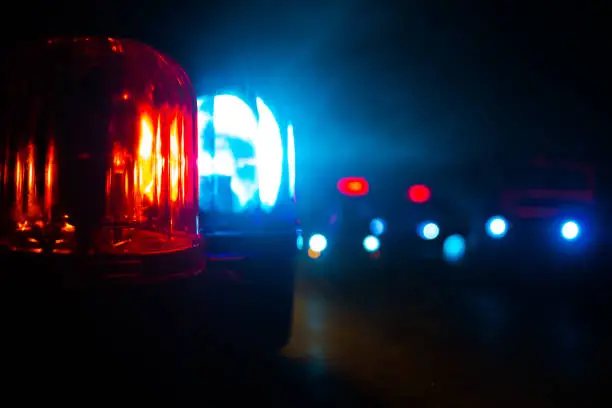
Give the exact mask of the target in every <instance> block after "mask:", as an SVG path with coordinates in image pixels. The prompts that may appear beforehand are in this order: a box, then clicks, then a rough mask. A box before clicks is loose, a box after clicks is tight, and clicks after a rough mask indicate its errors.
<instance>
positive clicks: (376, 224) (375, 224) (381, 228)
mask: <svg viewBox="0 0 612 408" xmlns="http://www.w3.org/2000/svg"><path fill="white" fill-rule="evenodd" d="M386 229H387V225H386V223H385V221H384V220H383V219H382V218H374V219H373V220H372V221H371V222H370V232H371V233H372V234H374V235H375V236H377V237H378V236H380V235H382V234H384V232H385V230H386Z"/></svg>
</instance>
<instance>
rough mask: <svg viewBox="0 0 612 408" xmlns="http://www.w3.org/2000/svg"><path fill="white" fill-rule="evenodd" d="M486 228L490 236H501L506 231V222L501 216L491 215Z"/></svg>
mask: <svg viewBox="0 0 612 408" xmlns="http://www.w3.org/2000/svg"><path fill="white" fill-rule="evenodd" d="M486 229H487V234H489V236H490V237H491V238H502V237H504V236H505V235H506V233H507V232H508V223H507V222H506V220H505V219H504V218H503V217H500V216H495V217H491V219H490V220H489V221H487V225H486Z"/></svg>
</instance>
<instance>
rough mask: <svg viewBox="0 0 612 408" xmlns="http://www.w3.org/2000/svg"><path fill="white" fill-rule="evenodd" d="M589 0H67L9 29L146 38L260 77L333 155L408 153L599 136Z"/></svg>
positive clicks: (197, 60) (240, 74) (603, 94)
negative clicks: (83, 0) (86, 0)
mask: <svg viewBox="0 0 612 408" xmlns="http://www.w3.org/2000/svg"><path fill="white" fill-rule="evenodd" d="M545 3H547V4H548V5H546V4H545ZM587 3H589V2H572V1H567V2H538V1H534V2H529V3H528V4H527V3H524V2H514V1H512V2H504V1H501V2H495V1H488V2H484V1H482V2H478V3H475V2H469V1H418V2H410V1H404V2H399V1H398V2H391V1H384V0H378V1H362V0H354V1H350V0H344V1H338V0H327V1H318V0H310V1H276V0H267V1H266V0H264V1H219V2H212V3H208V2H205V1H199V2H195V3H194V2H180V1H176V2H168V3H164V2H151V3H150V4H147V3H146V2H140V4H136V3H131V2H100V3H98V4H97V5H96V6H91V5H88V6H77V5H70V4H68V3H61V2H60V3H58V2H54V6H46V7H45V6H36V7H35V6H34V5H32V4H27V5H24V6H20V8H21V9H22V11H21V12H19V11H15V12H14V13H13V15H12V16H10V17H9V16H8V14H5V19H6V21H5V24H4V28H3V32H4V33H5V38H8V39H9V40H7V41H8V42H9V43H10V42H11V41H12V40H14V39H16V38H19V37H23V36H38V35H58V34H75V33H80V34H104V35H110V36H115V37H133V38H137V39H140V40H142V41H144V42H147V43H149V44H150V45H153V46H154V47H156V48H158V49H160V50H161V51H164V52H166V53H168V54H169V55H171V56H172V57H174V59H176V60H177V61H178V62H179V63H181V64H182V65H183V66H184V67H185V68H186V70H187V72H188V73H189V74H190V76H191V78H192V80H193V82H194V84H195V86H196V87H197V88H198V89H200V90H205V89H207V87H210V86H213V87H214V86H218V85H220V84H224V83H241V84H242V83H248V84H249V85H250V86H253V87H254V88H255V89H257V90H258V91H259V92H260V93H261V94H262V96H264V97H265V98H264V99H266V98H267V99H268V101H269V103H270V104H272V105H276V106H278V107H282V109H283V111H284V112H285V113H286V114H287V115H290V116H291V118H293V120H294V122H295V124H296V132H298V134H300V136H299V137H300V138H301V141H302V146H303V150H302V157H305V158H306V159H307V160H309V161H311V162H314V161H315V160H316V161H317V164H318V165H320V166H321V167H325V166H332V165H339V164H338V163H344V164H343V165H346V166H349V167H350V165H351V163H353V165H354V164H355V163H360V165H365V166H371V167H380V166H381V165H382V164H383V163H384V164H385V165H386V166H387V167H394V168H400V167H403V166H406V165H408V166H409V165H411V164H413V163H417V162H418V163H421V164H422V163H438V164H446V163H451V162H465V161H473V160H476V159H483V158H486V157H492V155H493V154H498V155H499V154H501V153H504V152H508V154H510V153H511V154H515V153H517V152H522V151H526V150H528V149H529V148H532V149H533V148H534V146H536V147H537V148H541V147H542V146H547V147H548V148H550V147H551V146H552V147H556V148H558V147H559V146H572V149H575V145H576V144H579V145H582V146H584V148H585V149H588V148H592V147H593V146H598V147H600V149H599V151H600V152H601V151H602V149H601V147H602V146H604V145H605V144H606V143H607V142H605V138H604V136H605V135H607V134H609V133H607V129H608V127H607V124H608V123H607V121H608V120H609V119H607V117H608V115H607V112H606V102H607V101H606V99H607V95H608V94H609V92H610V86H609V81H608V78H607V77H608V76H609V75H610V72H612V71H611V70H610V68H611V67H610V63H609V62H607V60H608V59H609V58H610V57H609V54H610V47H609V45H608V42H607V37H608V33H607V30H606V27H605V26H606V24H607V22H608V21H609V20H610V16H609V14H606V13H605V12H604V8H605V7H604V6H603V5H602V6H601V10H596V9H595V8H594V7H590V6H585V4H587ZM77 4H78V3H77ZM579 4H580V5H579ZM602 4H603V3H602ZM9 20H10V21H9ZM13 20H15V21H13ZM9 23H11V24H14V28H10V27H8V26H7V25H10V24H9ZM306 140H307V141H308V143H306V142H305V141H306ZM602 141H603V142H602ZM570 142H571V144H570ZM608 144H609V143H608ZM495 152H497V153H495ZM298 153H299V152H298ZM347 168H348V167H347Z"/></svg>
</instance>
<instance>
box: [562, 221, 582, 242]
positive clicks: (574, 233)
mask: <svg viewBox="0 0 612 408" xmlns="http://www.w3.org/2000/svg"><path fill="white" fill-rule="evenodd" d="M579 234H580V227H579V226H578V223H576V221H566V222H564V223H563V225H562V226H561V236H562V237H563V238H564V239H566V240H568V241H573V240H575V239H576V238H578V235H579Z"/></svg>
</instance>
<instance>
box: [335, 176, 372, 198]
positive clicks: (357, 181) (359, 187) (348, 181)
mask: <svg viewBox="0 0 612 408" xmlns="http://www.w3.org/2000/svg"><path fill="white" fill-rule="evenodd" d="M338 191H340V192H341V193H342V194H344V195H347V196H353V197H356V196H364V195H366V194H368V191H370V186H369V185H368V181H367V180H366V179H364V178H362V177H345V178H343V179H340V181H338Z"/></svg>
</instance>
